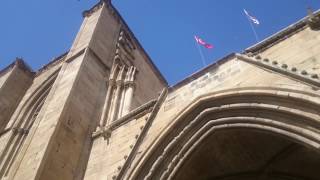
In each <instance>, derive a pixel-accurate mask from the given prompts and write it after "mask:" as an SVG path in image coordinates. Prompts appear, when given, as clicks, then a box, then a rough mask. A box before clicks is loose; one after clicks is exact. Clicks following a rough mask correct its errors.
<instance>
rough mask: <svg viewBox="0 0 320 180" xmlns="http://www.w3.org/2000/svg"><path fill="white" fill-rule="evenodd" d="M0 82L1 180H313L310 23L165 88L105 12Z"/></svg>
mask: <svg viewBox="0 0 320 180" xmlns="http://www.w3.org/2000/svg"><path fill="white" fill-rule="evenodd" d="M83 15H84V20H83V24H82V26H81V28H80V31H79V33H78V35H77V37H76V39H75V41H74V43H73V45H72V47H71V48H70V50H69V51H68V52H66V53H64V54H63V55H61V56H60V57H58V58H56V59H54V60H53V61H52V62H50V63H49V64H47V65H46V66H44V67H43V68H41V69H39V70H38V71H37V72H33V71H32V70H31V69H30V68H28V67H27V65H26V64H25V63H24V62H23V61H22V60H20V59H17V60H16V61H15V62H14V63H13V64H11V65H10V66H8V67H7V68H5V69H4V70H2V71H1V72H0V112H1V114H0V178H1V179H8V180H9V179H10V180H11V179H43V180H57V179H66V180H69V179H76V180H102V179H110V180H121V179H139V180H140V179H152V180H153V179H217V180H218V179H219V180H220V179H221V180H222V179H223V180H234V179H237V180H244V179H249V180H251V179H252V180H253V179H276V180H282V179H289V180H300V179H301V180H304V179H319V178H320V173H319V172H318V170H317V167H319V165H320V155H319V154H318V153H319V149H320V111H319V109H320V78H319V73H320V33H319V32H320V31H319V21H320V20H319V19H320V18H319V17H320V13H319V12H316V13H313V14H309V15H308V16H307V17H305V18H303V19H302V20H300V21H298V22H297V23H295V24H293V25H291V26H289V27H288V28H285V29H283V30H282V31H280V32H278V33H276V34H275V35H272V36H271V37H269V38H267V39H265V40H264V41H262V42H260V43H258V44H256V45H254V46H252V47H249V48H248V49H246V50H245V52H243V53H233V54H230V55H228V56H226V57H225V58H223V59H221V60H218V61H216V63H214V64H211V65H209V66H208V67H206V68H204V69H202V70H201V71H199V72H197V73H195V74H193V75H191V76H190V77H187V78H186V79H184V80H183V81H181V82H179V83H177V84H175V85H173V86H171V87H169V86H168V84H167V82H166V80H165V79H164V78H163V76H162V75H161V73H160V72H159V70H158V69H157V68H156V67H155V65H154V64H153V63H152V61H151V59H150V58H149V56H148V55H147V54H146V52H145V51H144V50H143V48H142V47H141V45H140V44H139V42H138V41H137V39H136V38H135V36H134V35H133V33H132V32H131V31H130V29H129V28H128V26H127V25H126V23H125V22H124V20H123V19H122V18H121V16H120V15H119V13H118V12H117V10H116V9H115V8H114V7H113V6H112V4H111V3H110V2H109V1H101V2H99V3H98V4H97V5H95V6H94V7H92V8H91V9H90V10H88V11H85V12H84V13H83Z"/></svg>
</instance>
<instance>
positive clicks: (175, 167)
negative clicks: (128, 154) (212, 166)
mask: <svg viewBox="0 0 320 180" xmlns="http://www.w3.org/2000/svg"><path fill="white" fill-rule="evenodd" d="M319 109H320V103H319V95H317V94H312V93H306V92H303V91H297V90H290V89H280V88H259V89H257V88H245V89H230V90H225V91H221V92H216V93H211V94H206V95H204V96H202V97H200V98H199V99H197V100H195V101H194V102H192V103H191V104H190V105H189V106H188V107H187V108H186V109H184V110H183V111H182V112H181V113H180V114H179V115H178V116H177V117H176V118H175V119H174V120H173V123H172V124H171V125H169V127H167V128H166V130H165V131H164V132H163V133H162V134H161V135H160V136H159V138H158V139H157V140H156V142H155V143H153V145H152V147H150V148H149V149H148V150H147V152H146V153H145V154H144V156H143V157H142V159H140V161H139V163H138V165H137V166H136V167H135V169H133V171H132V172H131V174H130V175H129V179H145V180H147V179H152V180H153V179H178V178H177V177H181V169H183V168H182V167H183V166H185V164H186V163H188V161H190V159H192V158H191V157H192V156H194V153H195V152H197V149H201V148H200V147H201V146H204V144H205V143H204V142H208V137H210V136H212V135H213V134H215V133H218V132H224V131H226V130H241V131H242V133H244V134H246V132H258V134H256V135H259V133H261V132H266V133H267V134H269V135H270V137H274V138H275V139H276V138H279V139H286V140H287V141H286V142H291V143H293V144H297V145H301V146H303V147H307V148H308V149H312V151H314V152H316V154H317V153H319V152H320V150H319V149H320V112H319ZM209 139H210V138H209ZM279 141H280V140H279ZM209 142H210V143H212V141H209ZM248 148H249V147H248ZM319 161H320V160H319ZM179 173H180V176H179ZM254 173H255V172H247V173H246V174H241V173H240V174H238V175H239V176H240V175H243V176H251V175H252V176H253V175H254ZM177 174H178V175H177ZM229 175H230V176H229V177H227V178H225V179H224V180H229V179H232V175H233V173H232V172H231V173H229ZM282 175H283V174H282ZM282 175H279V177H280V176H282ZM211 176H212V177H214V178H213V179H217V178H218V176H214V175H211ZM239 176H235V177H234V178H235V179H237V178H239ZM274 176H276V175H275V174H274ZM283 176H285V175H283ZM219 177H220V176H219ZM223 177H225V176H223ZM277 177H278V176H277ZM319 177H320V174H319ZM228 178H229V179H228ZM293 178H295V179H296V180H300V179H301V178H300V179H299V178H298V177H292V178H291V179H293ZM197 179H199V178H197ZM220 179H223V178H220ZM262 179H263V178H262ZM283 179H285V178H283ZM287 179H290V177H287ZM301 180H302V179H301Z"/></svg>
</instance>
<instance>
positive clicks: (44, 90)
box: [0, 69, 60, 178]
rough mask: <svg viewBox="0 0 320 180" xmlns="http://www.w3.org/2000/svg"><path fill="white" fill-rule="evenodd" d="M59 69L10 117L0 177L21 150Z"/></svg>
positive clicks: (9, 167)
mask: <svg viewBox="0 0 320 180" xmlns="http://www.w3.org/2000/svg"><path fill="white" fill-rule="evenodd" d="M59 70H60V69H58V70H56V71H54V72H53V73H52V74H51V75H50V76H49V77H48V78H47V79H46V80H45V81H44V82H43V83H42V84H41V85H39V87H37V88H36V89H35V90H34V92H33V93H32V94H31V95H30V97H29V98H28V99H27V100H26V101H25V103H24V104H23V105H22V106H21V107H20V108H19V109H17V113H16V114H15V116H14V117H13V118H12V119H11V120H12V121H13V125H12V127H11V128H10V129H9V130H10V131H9V132H8V133H10V134H9V137H8V140H7V141H6V143H5V144H4V148H3V150H2V151H1V152H0V178H4V177H6V176H7V175H8V173H9V171H10V169H11V167H12V165H13V163H14V162H15V161H16V159H17V156H18V154H19V153H20V152H21V149H22V147H23V145H24V144H25V140H26V138H27V136H28V135H29V132H30V130H31V128H32V127H33V125H34V123H35V121H36V119H37V117H38V115H39V113H40V110H41V109H42V107H43V105H44V102H45V100H46V98H47V96H48V94H49V92H50V90H51V88H52V86H53V83H54V82H55V80H56V78H57V76H58V73H59Z"/></svg>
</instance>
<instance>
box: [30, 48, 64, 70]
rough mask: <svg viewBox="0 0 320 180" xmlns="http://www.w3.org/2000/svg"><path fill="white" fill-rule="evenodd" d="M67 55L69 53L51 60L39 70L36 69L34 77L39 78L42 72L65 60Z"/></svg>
mask: <svg viewBox="0 0 320 180" xmlns="http://www.w3.org/2000/svg"><path fill="white" fill-rule="evenodd" d="M68 53H69V51H67V52H65V53H63V54H61V55H60V56H58V57H56V58H53V59H52V60H51V61H50V62H49V63H48V64H46V65H44V66H42V67H41V68H40V69H38V71H37V73H36V76H39V75H40V74H42V73H43V72H45V71H47V70H49V69H51V68H52V67H53V66H55V65H57V64H59V63H61V62H62V61H64V60H65V57H66V56H67V54H68Z"/></svg>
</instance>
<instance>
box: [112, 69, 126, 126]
mask: <svg viewBox="0 0 320 180" xmlns="http://www.w3.org/2000/svg"><path fill="white" fill-rule="evenodd" d="M124 71H125V67H124V66H122V67H121V70H120V72H119V74H118V77H117V81H116V84H117V89H116V92H115V96H114V101H113V104H112V106H113V108H112V111H111V114H110V119H109V123H110V122H112V121H114V120H116V118H117V117H118V112H119V104H120V98H121V90H122V89H123V75H124Z"/></svg>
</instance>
